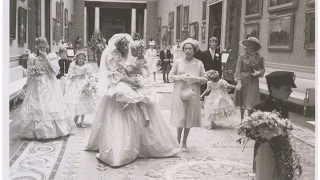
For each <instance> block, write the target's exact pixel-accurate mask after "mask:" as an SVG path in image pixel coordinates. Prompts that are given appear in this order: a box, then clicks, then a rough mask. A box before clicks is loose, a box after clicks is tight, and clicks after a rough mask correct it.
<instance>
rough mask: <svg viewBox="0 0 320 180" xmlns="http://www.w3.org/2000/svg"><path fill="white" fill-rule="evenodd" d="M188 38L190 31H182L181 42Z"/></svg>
mask: <svg viewBox="0 0 320 180" xmlns="http://www.w3.org/2000/svg"><path fill="white" fill-rule="evenodd" d="M188 37H189V31H188V30H183V31H181V41H184V40H186V39H187V38H188Z"/></svg>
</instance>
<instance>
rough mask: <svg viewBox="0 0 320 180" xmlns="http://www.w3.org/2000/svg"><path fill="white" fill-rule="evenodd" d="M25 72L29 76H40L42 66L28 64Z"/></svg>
mask: <svg viewBox="0 0 320 180" xmlns="http://www.w3.org/2000/svg"><path fill="white" fill-rule="evenodd" d="M27 72H28V75H29V76H31V77H41V76H42V75H43V74H44V68H43V67H41V66H38V65H35V66H29V67H28V69H27Z"/></svg>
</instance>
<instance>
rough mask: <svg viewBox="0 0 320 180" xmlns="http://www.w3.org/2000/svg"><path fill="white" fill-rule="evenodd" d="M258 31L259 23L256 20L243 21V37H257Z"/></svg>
mask: <svg viewBox="0 0 320 180" xmlns="http://www.w3.org/2000/svg"><path fill="white" fill-rule="evenodd" d="M259 31H260V24H259V23H258V22H253V23H245V24H244V35H243V38H244V39H248V37H255V38H257V39H259Z"/></svg>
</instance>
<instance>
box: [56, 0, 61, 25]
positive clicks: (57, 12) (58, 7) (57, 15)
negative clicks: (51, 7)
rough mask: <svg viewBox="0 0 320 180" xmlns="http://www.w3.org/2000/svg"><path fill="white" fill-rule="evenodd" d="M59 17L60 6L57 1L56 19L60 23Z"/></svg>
mask: <svg viewBox="0 0 320 180" xmlns="http://www.w3.org/2000/svg"><path fill="white" fill-rule="evenodd" d="M60 15H61V6H60V3H59V2H58V1H56V19H57V20H58V21H60Z"/></svg>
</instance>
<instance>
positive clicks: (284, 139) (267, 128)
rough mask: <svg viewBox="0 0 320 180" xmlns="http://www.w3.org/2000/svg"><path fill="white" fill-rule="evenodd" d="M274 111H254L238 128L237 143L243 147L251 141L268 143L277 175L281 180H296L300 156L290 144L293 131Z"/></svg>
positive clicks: (299, 166) (298, 175)
mask: <svg viewBox="0 0 320 180" xmlns="http://www.w3.org/2000/svg"><path fill="white" fill-rule="evenodd" d="M279 115H280V114H279V113H278V112H276V111H273V112H262V111H256V112H254V113H252V114H251V116H250V117H247V118H245V119H244V120H243V121H242V122H241V124H240V126H239V128H238V134H239V135H240V136H241V138H240V139H239V140H237V142H238V143H239V144H241V145H243V147H245V146H246V144H247V142H248V141H249V140H250V139H252V140H255V141H256V142H258V143H264V142H269V143H270V147H271V148H272V151H273V155H274V159H275V162H276V166H277V167H276V170H277V175H278V176H279V178H280V179H281V180H296V179H299V177H300V175H301V174H302V168H301V164H300V156H299V155H298V153H297V152H296V150H295V149H294V147H293V146H292V144H291V140H290V135H291V130H292V129H293V126H292V124H291V123H290V121H289V120H288V119H284V118H280V116H279Z"/></svg>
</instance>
